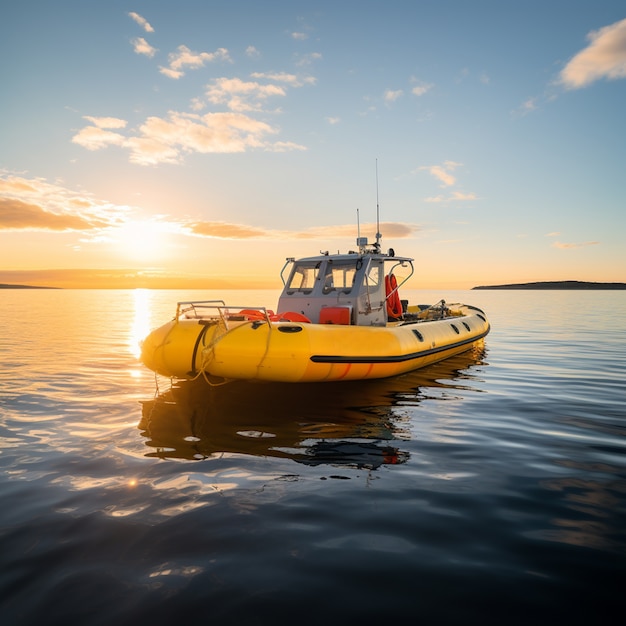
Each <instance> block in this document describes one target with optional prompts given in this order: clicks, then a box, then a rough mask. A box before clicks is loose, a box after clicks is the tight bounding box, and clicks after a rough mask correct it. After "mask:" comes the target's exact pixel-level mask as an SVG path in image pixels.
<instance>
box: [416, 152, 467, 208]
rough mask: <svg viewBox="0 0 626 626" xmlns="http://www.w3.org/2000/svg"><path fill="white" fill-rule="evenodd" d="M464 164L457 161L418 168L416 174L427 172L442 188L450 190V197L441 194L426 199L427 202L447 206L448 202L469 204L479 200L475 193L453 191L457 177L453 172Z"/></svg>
mask: <svg viewBox="0 0 626 626" xmlns="http://www.w3.org/2000/svg"><path fill="white" fill-rule="evenodd" d="M462 166H463V164H462V163H457V162H456V161H444V162H443V163H442V164H441V165H423V166H421V167H418V168H417V170H415V172H419V171H426V172H428V173H429V174H430V175H431V176H433V177H434V178H435V179H436V180H437V181H439V183H440V185H439V186H440V187H443V188H444V189H449V193H448V195H444V194H439V195H437V196H430V197H428V198H424V201H425V202H429V203H432V204H446V203H448V202H468V201H473V200H478V196H477V195H476V194H475V193H474V192H473V191H471V192H465V191H460V190H457V189H451V188H452V187H454V186H455V185H456V180H457V179H456V176H455V175H454V174H453V172H454V171H455V170H456V169H457V168H459V167H462ZM415 172H414V173H415Z"/></svg>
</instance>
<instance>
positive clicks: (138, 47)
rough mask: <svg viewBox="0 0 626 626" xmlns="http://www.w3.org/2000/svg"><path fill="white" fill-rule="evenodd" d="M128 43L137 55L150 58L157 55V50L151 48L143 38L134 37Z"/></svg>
mask: <svg viewBox="0 0 626 626" xmlns="http://www.w3.org/2000/svg"><path fill="white" fill-rule="evenodd" d="M130 43H132V44H133V49H134V51H135V52H136V53H137V54H143V55H144V56H147V57H149V58H152V57H153V56H154V55H155V54H156V53H157V49H156V48H153V47H152V46H151V45H150V44H149V43H148V42H147V41H146V40H145V39H144V38H143V37H135V38H134V39H131V41H130Z"/></svg>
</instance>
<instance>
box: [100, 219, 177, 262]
mask: <svg viewBox="0 0 626 626" xmlns="http://www.w3.org/2000/svg"><path fill="white" fill-rule="evenodd" d="M111 239H112V242H113V245H114V247H115V249H116V252H117V254H118V255H120V256H123V257H124V258H125V259H127V260H129V261H134V262H146V263H153V262H155V261H159V260H161V259H163V258H164V256H166V250H167V247H168V246H167V243H168V241H167V240H168V236H167V232H166V229H165V228H164V226H163V225H162V224H159V223H158V222H155V221H151V220H130V221H128V222H125V223H124V224H123V225H121V226H120V227H119V228H117V229H116V230H115V232H114V233H112V234H111Z"/></svg>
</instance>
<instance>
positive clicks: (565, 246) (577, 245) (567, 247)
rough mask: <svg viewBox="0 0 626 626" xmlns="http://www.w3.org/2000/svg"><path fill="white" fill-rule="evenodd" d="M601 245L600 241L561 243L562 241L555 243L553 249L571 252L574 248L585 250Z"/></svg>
mask: <svg viewBox="0 0 626 626" xmlns="http://www.w3.org/2000/svg"><path fill="white" fill-rule="evenodd" d="M599 243H600V242H599V241H584V242H582V243H561V242H560V241H555V242H554V243H553V244H552V247H553V248H558V249H559V250H571V249H572V248H585V247H587V246H596V245H598V244H599Z"/></svg>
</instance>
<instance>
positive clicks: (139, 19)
mask: <svg viewBox="0 0 626 626" xmlns="http://www.w3.org/2000/svg"><path fill="white" fill-rule="evenodd" d="M128 15H129V17H131V18H132V19H133V20H135V22H137V24H139V26H141V28H143V29H144V30H145V31H146V32H147V33H153V32H154V28H152V26H150V24H149V23H148V20H146V18H145V17H142V16H141V15H139V13H135V12H134V11H131V12H130V13H129V14H128Z"/></svg>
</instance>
